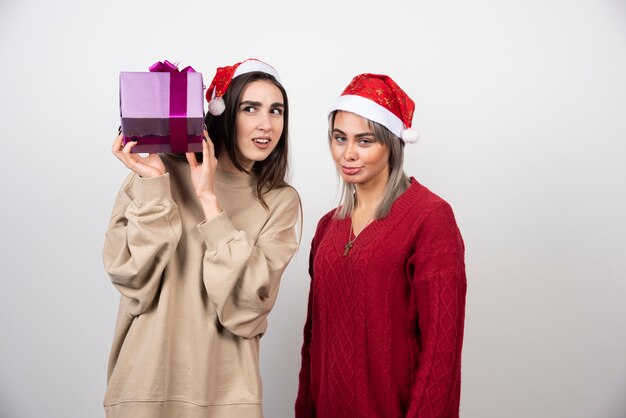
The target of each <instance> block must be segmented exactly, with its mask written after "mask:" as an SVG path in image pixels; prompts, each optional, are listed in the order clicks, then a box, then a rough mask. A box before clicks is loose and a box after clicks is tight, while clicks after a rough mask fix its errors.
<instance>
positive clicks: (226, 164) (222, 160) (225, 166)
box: [217, 152, 252, 176]
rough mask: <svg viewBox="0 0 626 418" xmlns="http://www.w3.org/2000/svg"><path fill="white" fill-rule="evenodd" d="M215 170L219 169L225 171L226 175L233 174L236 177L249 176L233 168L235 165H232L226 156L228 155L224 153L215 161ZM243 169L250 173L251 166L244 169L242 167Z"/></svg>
mask: <svg viewBox="0 0 626 418" xmlns="http://www.w3.org/2000/svg"><path fill="white" fill-rule="evenodd" d="M217 168H219V169H220V170H222V171H225V172H227V173H230V174H235V175H237V176H249V175H250V174H249V173H246V172H245V171H241V170H239V169H238V168H237V167H235V165H234V164H233V162H232V160H231V159H230V157H229V156H228V153H226V152H223V153H222V155H221V156H220V157H219V158H218V160H217ZM244 168H245V169H246V170H248V171H250V169H251V168H252V166H250V167H246V166H245V165H244Z"/></svg>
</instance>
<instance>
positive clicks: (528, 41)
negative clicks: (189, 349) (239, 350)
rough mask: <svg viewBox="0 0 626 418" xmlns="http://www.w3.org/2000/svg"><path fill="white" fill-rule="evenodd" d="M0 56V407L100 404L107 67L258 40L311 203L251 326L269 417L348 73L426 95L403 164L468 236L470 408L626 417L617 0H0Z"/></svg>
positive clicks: (331, 192) (59, 413) (76, 408)
mask: <svg viewBox="0 0 626 418" xmlns="http://www.w3.org/2000/svg"><path fill="white" fill-rule="evenodd" d="M174 4H176V6H174ZM292 4H293V5H292ZM299 9H303V10H299ZM0 57H2V64H0V80H1V81H0V84H1V85H2V88H1V91H2V93H0V114H1V116H0V121H1V123H2V125H1V126H2V129H3V138H2V153H3V155H4V163H3V164H2V165H0V170H1V171H0V174H1V182H2V186H1V190H2V192H1V196H2V204H1V205H0V214H1V216H0V222H1V223H0V240H1V241H0V244H1V248H0V250H1V252H0V254H2V255H1V263H0V318H1V319H0V416H2V417H11V418H13V417H20V418H21V417H29V418H30V417H32V418H39V417H43V416H45V417H59V418H61V417H62V418H66V417H77V418H82V417H98V416H103V415H104V414H103V410H102V407H101V401H102V398H103V394H104V390H105V383H106V382H105V378H106V376H105V375H106V361H107V357H108V351H109V348H110V344H111V339H112V334H113V325H114V321H115V316H116V309H117V300H118V296H117V294H116V291H115V290H114V288H113V286H111V284H110V283H109V281H108V278H107V276H106V274H105V273H104V270H103V268H102V264H101V260H100V251H101V246H102V240H103V234H104V231H105V228H106V225H107V221H108V217H109V212H110V210H111V205H112V203H113V198H114V196H115V193H116V191H117V189H118V187H119V185H120V182H121V181H122V179H123V178H124V176H125V175H126V172H127V170H126V169H125V168H124V167H123V166H122V165H121V164H120V163H119V162H118V161H117V160H116V159H115V158H114V157H113V156H112V155H111V154H110V152H109V149H110V145H111V142H112V140H113V137H114V133H115V131H116V129H117V126H118V124H119V121H118V119H119V113H118V90H117V89H118V86H117V81H118V73H119V71H121V70H132V71H141V70H145V69H147V67H148V66H149V65H150V64H152V63H153V62H155V61H157V60H162V59H169V60H171V61H182V64H183V65H188V64H191V65H193V66H194V67H195V68H196V69H197V70H199V71H202V72H203V73H204V77H205V83H206V84H208V82H209V81H210V79H211V78H212V76H213V74H214V69H215V68H216V67H217V66H222V65H226V64H232V63H234V62H237V61H240V60H242V59H245V58H248V57H257V58H261V59H264V60H266V61H268V62H270V63H271V64H273V65H274V66H276V67H277V68H278V69H279V71H280V72H281V75H282V78H283V81H284V84H285V86H286V88H287V90H288V93H289V96H290V97H289V98H290V102H291V113H292V119H291V121H290V127H291V141H292V144H293V148H292V150H293V151H292V156H293V159H292V161H293V166H294V170H293V171H294V175H293V183H294V184H295V186H296V187H297V188H298V189H299V191H300V193H301V195H302V199H303V203H304V210H305V222H304V233H303V239H302V246H301V249H300V251H299V253H298V255H297V257H296V258H295V259H294V260H293V262H292V263H291V265H290V266H289V268H288V270H287V272H286V274H285V276H284V279H283V285H282V289H281V294H280V297H279V300H278V303H277V306H276V308H275V310H274V311H273V312H272V314H271V316H270V328H269V332H268V334H267V335H266V336H265V337H264V338H263V341H262V342H263V343H262V373H263V377H264V383H265V410H266V415H267V416H268V417H272V418H273V417H279V418H280V417H289V416H292V413H291V411H292V405H293V401H294V398H295V393H296V386H297V374H298V370H299V350H300V344H301V332H302V326H303V323H304V317H305V310H306V297H307V292H308V276H307V273H306V269H307V258H308V251H309V243H310V240H311V237H312V233H313V230H314V227H315V224H316V222H317V219H318V218H319V217H320V216H321V215H322V214H323V213H325V212H326V211H327V210H329V209H330V208H331V207H332V206H333V205H334V204H335V203H336V197H337V193H336V190H337V188H336V184H337V183H336V176H335V173H334V171H333V167H332V164H331V160H330V156H329V153H328V150H327V146H326V140H325V132H326V109H327V108H328V106H329V105H330V103H331V102H332V100H333V99H334V98H335V97H336V96H337V95H338V94H339V93H340V92H341V90H342V89H343V87H345V85H346V84H347V83H348V82H349V80H350V79H351V78H352V76H354V75H356V74H358V73H361V72H382V73H387V74H389V75H391V76H392V77H393V78H394V79H395V80H396V81H397V82H398V83H399V84H400V85H401V86H402V87H403V88H404V89H405V90H406V91H407V92H408V93H409V94H410V95H411V96H412V97H413V98H414V99H415V101H416V102H417V112H416V118H415V123H416V125H417V126H418V127H419V128H420V129H421V132H422V140H421V141H420V143H418V144H417V145H414V146H408V147H407V149H406V171H407V172H408V173H409V174H411V175H414V176H416V177H417V178H418V180H420V181H421V182H422V183H424V184H425V185H427V186H429V187H430V188H431V189H432V190H434V191H435V192H437V193H438V194H440V195H441V196H443V197H444V198H445V199H447V200H448V201H449V202H450V203H451V204H452V206H453V208H454V210H455V213H456V216H457V219H458V222H459V225H460V227H461V230H462V233H463V235H464V238H465V242H466V246H467V271H468V279H469V289H468V299H467V319H466V337H465V346H464V356H463V389H462V402H461V410H462V416H463V417H464V418H491V417H493V418H501V417H507V418H517V417H519V418H528V417H549V418H587V417H600V418H618V417H624V416H626V397H625V396H624V394H625V393H626V361H624V356H625V353H626V331H624V330H625V329H626V328H625V326H624V322H625V319H626V304H624V303H623V300H624V296H625V295H626V280H625V279H626V257H625V255H626V254H625V253H626V251H625V249H626V245H625V244H624V242H625V241H624V237H625V236H626V220H625V217H624V214H625V213H626V193H625V187H624V180H625V179H626V164H625V162H624V160H625V158H624V157H625V156H626V146H625V145H624V141H625V140H626V81H625V80H626V77H625V76H624V75H625V74H626V3H625V2H624V1H623V0H587V1H582V0H543V1H539V0H526V1H522V0H519V1H516V0H502V1H496V0H492V1H489V0H477V1H472V2H469V1H460V0H459V1H452V0H442V1H437V2H432V1H421V0H419V1H412V2H408V1H407V2H400V1H384V2H372V1H366V0H361V1H351V2H338V1H335V2H331V1H328V0H318V1H315V2H311V3H310V4H307V5H299V3H298V2H288V1H280V0H277V1H274V2H245V1H240V2H219V3H217V2H209V1H204V2H199V1H179V2H172V3H171V4H170V5H168V4H166V3H158V4H157V3H156V2H154V1H147V0H142V1H139V0H138V1H134V2H133V1H118V0H109V1H100V2H73V1H68V0H66V1H43V0H39V1H37V0H31V1H28V0H2V2H0Z"/></svg>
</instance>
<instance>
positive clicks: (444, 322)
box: [407, 204, 467, 418]
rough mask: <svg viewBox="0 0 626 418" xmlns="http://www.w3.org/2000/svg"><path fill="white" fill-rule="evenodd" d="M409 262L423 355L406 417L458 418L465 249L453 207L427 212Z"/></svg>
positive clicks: (463, 313) (418, 361) (445, 206)
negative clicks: (411, 268) (411, 269)
mask: <svg viewBox="0 0 626 418" xmlns="http://www.w3.org/2000/svg"><path fill="white" fill-rule="evenodd" d="M421 228H422V229H421V231H420V233H419V238H418V242H417V245H416V251H415V253H414V254H413V256H412V257H411V259H410V264H409V265H410V266H412V267H413V272H412V273H413V274H412V287H413V292H414V295H415V298H416V300H415V305H416V308H417V315H418V323H419V330H420V334H421V342H422V344H421V345H422V351H421V353H420V354H419V358H418V359H417V363H418V367H417V372H416V375H415V378H414V381H413V387H412V389H411V392H412V393H411V405H410V407H409V411H408V413H407V417H420V418H430V417H433V418H434V417H438V418H449V417H458V414H459V399H460V384H461V348H462V344H463V323H464V316H465V292H466V287H467V281H466V277H465V265H464V246H463V241H462V238H461V235H460V233H459V231H458V228H457V226H456V222H455V220H454V215H453V214H452V210H451V208H450V207H449V206H448V205H447V204H445V205H442V206H440V207H438V208H435V209H434V210H433V211H431V212H430V213H429V214H428V215H427V216H426V219H425V220H424V222H423V224H422V227H421Z"/></svg>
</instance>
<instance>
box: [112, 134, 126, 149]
mask: <svg viewBox="0 0 626 418" xmlns="http://www.w3.org/2000/svg"><path fill="white" fill-rule="evenodd" d="M123 140H124V135H122V134H119V135H117V136H116V137H115V140H114V141H113V147H111V151H113V153H115V152H118V151H119V150H121V149H122V141H123Z"/></svg>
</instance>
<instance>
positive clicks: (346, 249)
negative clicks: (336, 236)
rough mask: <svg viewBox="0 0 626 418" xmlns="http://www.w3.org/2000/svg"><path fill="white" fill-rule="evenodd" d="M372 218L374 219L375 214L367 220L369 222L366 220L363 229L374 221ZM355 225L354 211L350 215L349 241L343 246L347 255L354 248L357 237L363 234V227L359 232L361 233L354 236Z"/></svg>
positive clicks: (344, 253) (344, 254) (345, 255)
mask: <svg viewBox="0 0 626 418" xmlns="http://www.w3.org/2000/svg"><path fill="white" fill-rule="evenodd" d="M372 219H374V214H372V216H370V218H369V219H368V220H367V222H365V225H364V226H363V229H365V228H367V226H368V225H369V224H370V222H372ZM353 227H354V213H353V214H352V215H351V216H350V231H349V232H348V233H349V235H348V243H347V244H346V246H345V247H343V256H344V257H347V256H348V253H349V252H350V249H351V248H352V244H354V241H356V239H357V237H358V236H359V235H361V232H363V229H361V231H360V232H359V234H358V235H357V234H354V238H352V228H353Z"/></svg>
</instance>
